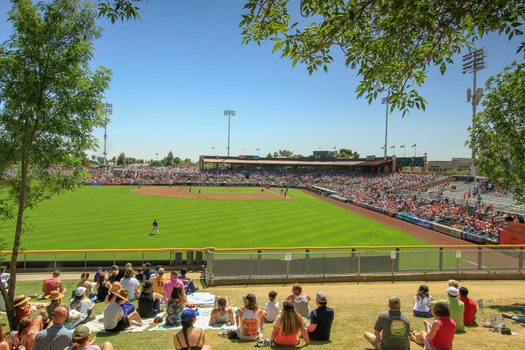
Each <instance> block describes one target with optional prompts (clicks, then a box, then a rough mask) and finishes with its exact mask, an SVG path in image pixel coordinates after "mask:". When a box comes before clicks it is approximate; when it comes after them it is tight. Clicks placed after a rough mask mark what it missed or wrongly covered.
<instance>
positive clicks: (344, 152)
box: [336, 148, 359, 158]
mask: <svg viewBox="0 0 525 350" xmlns="http://www.w3.org/2000/svg"><path fill="white" fill-rule="evenodd" d="M336 157H341V158H359V153H357V152H354V151H352V150H351V149H349V148H340V149H339V150H338V151H337V152H336Z"/></svg>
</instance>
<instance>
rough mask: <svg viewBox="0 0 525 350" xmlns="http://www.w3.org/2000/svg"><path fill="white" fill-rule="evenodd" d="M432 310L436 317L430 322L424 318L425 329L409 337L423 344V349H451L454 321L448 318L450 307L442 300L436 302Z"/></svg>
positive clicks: (454, 327) (454, 329)
mask: <svg viewBox="0 0 525 350" xmlns="http://www.w3.org/2000/svg"><path fill="white" fill-rule="evenodd" d="M432 311H433V313H434V316H435V317H436V319H435V320H434V321H433V322H432V324H429V323H428V321H427V320H424V321H423V323H424V325H425V331H422V332H420V333H414V334H412V335H411V336H410V339H411V340H412V341H414V342H415V343H417V344H419V345H423V346H424V348H425V349H436V350H441V349H444V350H448V349H452V342H453V341H454V334H455V333H456V323H455V322H454V320H453V319H452V318H450V309H449V308H448V305H447V303H445V302H444V301H439V302H437V303H436V304H435V305H434V308H433V309H432Z"/></svg>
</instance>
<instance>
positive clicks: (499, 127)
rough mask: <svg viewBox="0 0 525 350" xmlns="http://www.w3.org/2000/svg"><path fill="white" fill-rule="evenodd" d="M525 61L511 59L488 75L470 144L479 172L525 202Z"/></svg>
mask: <svg viewBox="0 0 525 350" xmlns="http://www.w3.org/2000/svg"><path fill="white" fill-rule="evenodd" d="M523 96H525V64H524V63H520V64H518V63H516V62H514V63H512V64H511V65H509V66H507V67H505V69H504V71H503V72H502V73H500V74H498V75H496V76H493V77H491V78H489V79H488V80H487V82H486V84H485V93H484V98H483V101H482V104H483V107H484V110H483V111H482V112H480V113H478V114H477V116H476V117H475V123H474V127H472V128H470V129H469V130H470V137H471V139H470V141H469V143H468V144H469V146H470V147H471V148H472V149H473V151H474V153H475V154H476V158H475V159H474V162H475V164H476V166H477V167H478V169H479V170H480V172H481V173H482V174H483V175H485V176H487V177H488V178H490V179H491V180H492V181H494V183H495V184H496V185H497V186H500V187H501V188H503V189H505V190H508V191H510V192H511V193H512V194H513V195H514V197H515V199H516V201H517V202H519V203H525V100H524V99H523Z"/></svg>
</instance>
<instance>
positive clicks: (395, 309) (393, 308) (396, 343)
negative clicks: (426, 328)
mask: <svg viewBox="0 0 525 350" xmlns="http://www.w3.org/2000/svg"><path fill="white" fill-rule="evenodd" d="M388 308H389V310H388V311H384V312H382V313H381V314H380V315H379V317H378V318H377V321H376V324H375V326H374V333H370V332H365V334H364V336H365V339H366V340H367V341H368V342H369V343H370V344H372V346H373V347H374V349H377V350H379V349H398V350H405V349H406V350H408V349H410V341H409V340H408V337H409V335H410V320H409V318H408V316H407V315H405V314H404V313H402V312H401V301H400V300H399V298H398V297H396V296H393V297H391V298H390V299H389V300H388Z"/></svg>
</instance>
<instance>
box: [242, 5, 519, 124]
mask: <svg viewBox="0 0 525 350" xmlns="http://www.w3.org/2000/svg"><path fill="white" fill-rule="evenodd" d="M244 8H245V9H246V10H247V13H246V14H244V15H243V19H242V21H241V23H240V26H241V27H242V30H243V32H242V34H243V44H247V43H249V42H251V41H253V42H255V43H258V44H260V43H261V42H263V41H266V40H272V41H273V42H274V43H275V44H274V47H273V51H274V52H276V51H277V52H280V53H281V57H287V58H289V59H290V60H291V61H292V66H295V65H296V64H297V63H298V62H301V63H304V64H305V65H306V66H307V69H308V71H309V72H310V74H312V73H313V72H314V71H316V70H317V69H319V68H322V69H324V70H325V71H328V65H329V64H330V63H331V62H332V61H333V57H332V50H333V49H334V48H336V49H340V50H341V51H342V52H343V54H344V55H345V56H346V60H345V64H346V66H348V67H349V68H352V69H357V70H358V74H359V75H360V76H361V78H362V79H361V81H360V83H359V85H358V86H357V89H356V91H357V93H358V96H359V97H365V98H367V99H368V101H369V103H371V102H372V101H373V100H375V99H376V98H377V97H378V95H379V94H385V93H386V92H387V91H388V92H389V93H390V103H391V107H392V109H395V108H398V109H399V110H401V111H402V112H403V115H404V114H405V113H406V112H407V111H408V110H409V109H411V108H413V107H416V108H422V109H424V108H425V103H426V101H425V99H424V98H423V97H422V96H420V95H419V93H418V91H417V88H418V87H420V86H421V85H422V84H423V83H424V81H425V79H426V75H427V72H428V70H429V69H430V68H431V67H434V66H435V67H439V69H440V71H441V73H442V74H444V73H445V70H446V69H447V65H448V64H452V63H453V59H452V58H453V56H454V55H455V54H458V53H460V52H461V51H462V50H465V49H468V48H471V47H473V45H474V42H475V41H476V40H478V39H479V38H481V37H483V36H484V35H485V34H486V33H488V32H497V33H500V34H501V33H504V35H506V36H507V37H508V38H509V39H511V38H512V37H513V36H514V35H521V34H522V31H521V28H522V23H521V20H522V19H523V14H524V13H525V3H524V2H523V1H511V0H493V1H478V0H462V1H457V0H442V1H435V0H414V1H399V0H381V1H370V0H350V1H349V0H332V1H326V0H301V1H300V2H299V4H296V2H291V4H289V1H288V0H247V1H246V5H245V7H244ZM292 11H295V12H293V13H292ZM523 48H524V44H523V43H522V45H521V46H520V47H519V49H518V50H523Z"/></svg>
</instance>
